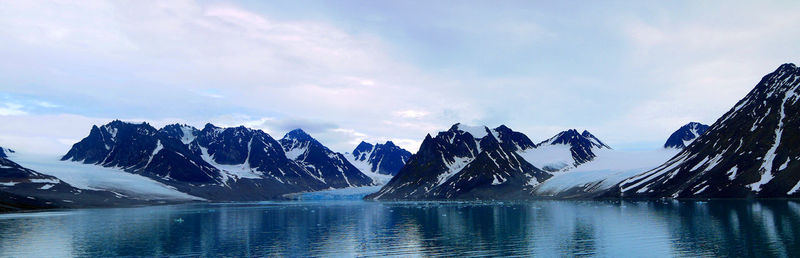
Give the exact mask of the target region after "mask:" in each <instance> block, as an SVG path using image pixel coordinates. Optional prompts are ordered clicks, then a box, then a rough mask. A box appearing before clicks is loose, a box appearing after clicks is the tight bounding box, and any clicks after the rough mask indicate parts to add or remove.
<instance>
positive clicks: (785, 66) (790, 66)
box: [776, 63, 797, 71]
mask: <svg viewBox="0 0 800 258" xmlns="http://www.w3.org/2000/svg"><path fill="white" fill-rule="evenodd" d="M794 70H797V66H796V65H794V63H785V64H782V65H781V66H779V67H778V69H777V70H776V71H794Z"/></svg>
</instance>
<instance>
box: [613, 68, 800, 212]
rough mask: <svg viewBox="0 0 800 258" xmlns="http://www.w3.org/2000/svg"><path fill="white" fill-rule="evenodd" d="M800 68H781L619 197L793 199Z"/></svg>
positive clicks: (798, 171)
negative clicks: (788, 197) (790, 197)
mask: <svg viewBox="0 0 800 258" xmlns="http://www.w3.org/2000/svg"><path fill="white" fill-rule="evenodd" d="M799 99H800V68H797V67H796V66H795V65H794V64H784V65H781V66H780V67H779V68H778V69H777V70H776V71H774V72H772V73H770V74H767V75H766V76H764V77H763V78H762V79H761V81H760V82H759V83H758V84H757V85H756V86H755V88H754V89H753V90H752V91H750V93H748V94H747V95H746V96H745V97H744V98H743V99H742V100H740V101H739V102H738V103H737V104H736V105H735V106H734V107H733V108H731V109H730V110H729V111H728V112H727V113H725V115H723V116H722V117H721V118H719V119H718V120H717V121H716V122H715V123H714V124H712V125H711V127H709V128H708V130H707V131H706V132H705V134H703V135H702V137H699V138H697V139H696V140H695V141H694V142H692V143H691V144H689V145H688V146H686V148H684V149H683V150H682V151H681V152H679V153H678V154H677V155H675V156H674V157H673V158H672V159H670V160H669V161H667V162H666V163H664V164H662V165H660V166H658V167H657V168H655V169H652V170H650V171H647V172H645V173H642V174H640V175H638V176H635V177H632V178H630V179H627V180H625V181H623V182H622V183H621V184H620V186H619V189H618V190H619V191H620V192H621V193H618V194H620V195H621V196H623V197H631V198H640V197H674V198H744V197H760V198H769V197H786V196H792V197H797V196H798V189H800V184H799V183H800V162H799V161H798V160H800V102H798V100H799Z"/></svg>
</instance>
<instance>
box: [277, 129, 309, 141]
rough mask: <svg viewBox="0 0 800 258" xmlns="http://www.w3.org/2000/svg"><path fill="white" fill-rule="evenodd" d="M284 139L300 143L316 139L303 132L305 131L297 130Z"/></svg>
mask: <svg viewBox="0 0 800 258" xmlns="http://www.w3.org/2000/svg"><path fill="white" fill-rule="evenodd" d="M283 138H284V139H294V140H299V141H310V140H314V137H311V135H309V134H308V133H306V132H305V131H303V129H300V128H297V129H294V130H291V131H289V132H288V133H286V135H284V136H283Z"/></svg>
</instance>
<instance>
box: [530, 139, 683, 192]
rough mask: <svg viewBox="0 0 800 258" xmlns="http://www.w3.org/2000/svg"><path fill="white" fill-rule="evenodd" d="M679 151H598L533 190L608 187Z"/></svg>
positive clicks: (663, 160)
mask: <svg viewBox="0 0 800 258" xmlns="http://www.w3.org/2000/svg"><path fill="white" fill-rule="evenodd" d="M678 151H679V150H676V149H658V150H652V151H630V152H628V151H617V150H598V151H597V153H596V154H597V157H596V158H595V159H594V160H593V161H592V162H589V163H585V164H583V165H581V166H579V167H577V168H574V169H572V170H568V171H565V172H561V173H555V174H554V176H553V177H551V178H550V179H548V180H547V181H544V182H543V183H541V185H539V187H538V188H536V193H538V194H542V195H556V194H558V193H560V192H563V191H567V190H570V189H572V188H575V187H585V186H592V187H591V189H584V190H587V191H590V192H593V191H600V190H605V189H608V188H610V187H612V186H614V185H617V184H619V183H620V182H622V181H623V180H625V179H628V178H631V177H633V176H636V175H638V174H641V173H642V172H645V171H648V170H650V169H653V168H655V167H657V166H658V165H661V164H663V163H664V162H666V161H667V160H669V159H670V158H671V157H673V156H674V155H675V154H676V153H677V152H678Z"/></svg>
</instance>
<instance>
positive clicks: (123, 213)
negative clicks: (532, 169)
mask: <svg viewBox="0 0 800 258" xmlns="http://www.w3.org/2000/svg"><path fill="white" fill-rule="evenodd" d="M530 255H535V256H544V257H552V256H583V255H586V256H613V257H640V256H646V257H664V256H777V257H798V256H800V203H798V202H795V201H786V200H778V201H707V202H698V201H671V200H670V201H635V202H634V201H527V202H370V201H360V200H301V201H287V202H261V203H225V204H205V203H203V204H182V205H170V206H154V207H140V208H113V209H85V210H64V211H47V212H35V213H15V214H0V256H4V257H5V256H34V257H55V256H58V257H61V256H530Z"/></svg>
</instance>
